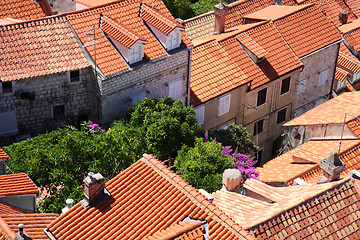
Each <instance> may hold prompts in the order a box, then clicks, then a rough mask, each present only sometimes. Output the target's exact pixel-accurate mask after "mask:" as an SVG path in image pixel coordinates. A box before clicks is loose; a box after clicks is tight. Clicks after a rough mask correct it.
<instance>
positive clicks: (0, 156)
mask: <svg viewBox="0 0 360 240" xmlns="http://www.w3.org/2000/svg"><path fill="white" fill-rule="evenodd" d="M8 158H9V155H7V154H6V153H5V152H4V150H2V149H1V148H0V159H8Z"/></svg>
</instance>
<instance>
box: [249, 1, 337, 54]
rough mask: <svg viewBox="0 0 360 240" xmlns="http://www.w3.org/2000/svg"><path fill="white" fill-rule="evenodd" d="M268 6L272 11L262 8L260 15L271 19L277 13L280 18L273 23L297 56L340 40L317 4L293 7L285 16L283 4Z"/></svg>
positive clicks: (335, 29) (334, 28)
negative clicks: (292, 10) (300, 7)
mask: <svg viewBox="0 0 360 240" xmlns="http://www.w3.org/2000/svg"><path fill="white" fill-rule="evenodd" d="M269 8H270V9H271V10H272V11H271V12H272V13H271V14H270V13H269V11H268V9H264V10H262V12H263V16H262V17H263V18H264V19H265V18H266V19H271V18H274V13H278V14H279V15H278V16H279V17H281V18H278V19H276V20H274V24H275V26H276V28H277V29H278V31H279V32H280V33H281V35H282V36H283V38H284V39H285V41H286V42H287V43H288V44H289V46H290V47H291V48H292V50H293V51H294V52H295V54H296V55H297V56H298V57H304V56H306V55H308V54H310V53H312V52H314V51H316V50H319V49H321V48H323V47H326V46H328V45H329V44H332V43H334V42H336V41H339V40H341V36H340V34H339V31H338V30H337V28H336V27H335V26H333V25H332V24H331V23H330V22H329V21H328V19H327V18H326V17H325V16H324V15H323V14H322V13H321V11H320V10H319V8H318V7H317V6H307V7H306V8H304V9H298V7H293V8H294V9H295V8H296V9H295V10H297V11H295V12H294V13H292V14H290V15H286V16H283V15H284V14H283V13H282V10H281V9H282V8H283V6H272V7H269ZM288 8H290V7H288ZM273 12H274V13H273ZM265 14H268V15H267V16H266V15H265ZM250 16H251V15H250ZM245 18H247V16H245Z"/></svg>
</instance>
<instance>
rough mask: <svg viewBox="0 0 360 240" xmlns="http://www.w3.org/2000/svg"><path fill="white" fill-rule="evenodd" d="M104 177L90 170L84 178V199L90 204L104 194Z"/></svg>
mask: <svg viewBox="0 0 360 240" xmlns="http://www.w3.org/2000/svg"><path fill="white" fill-rule="evenodd" d="M104 187H105V179H104V177H103V176H102V175H101V174H100V173H97V174H94V173H93V172H90V173H89V174H88V176H87V177H86V178H85V179H84V191H85V200H86V201H87V202H88V203H89V204H91V203H93V202H94V201H96V200H97V199H98V198H100V197H102V195H104Z"/></svg>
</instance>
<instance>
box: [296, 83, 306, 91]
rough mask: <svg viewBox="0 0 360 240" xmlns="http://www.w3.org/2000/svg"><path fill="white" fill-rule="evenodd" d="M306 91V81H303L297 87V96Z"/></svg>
mask: <svg viewBox="0 0 360 240" xmlns="http://www.w3.org/2000/svg"><path fill="white" fill-rule="evenodd" d="M305 89H306V79H303V80H301V81H299V84H298V86H297V90H296V94H301V93H303V92H305Z"/></svg>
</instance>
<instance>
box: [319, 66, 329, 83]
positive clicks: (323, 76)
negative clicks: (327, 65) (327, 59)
mask: <svg viewBox="0 0 360 240" xmlns="http://www.w3.org/2000/svg"><path fill="white" fill-rule="evenodd" d="M327 72H328V70H327V69H326V70H324V71H322V72H320V74H319V81H318V86H320V85H322V84H324V83H325V82H326V78H327Z"/></svg>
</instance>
